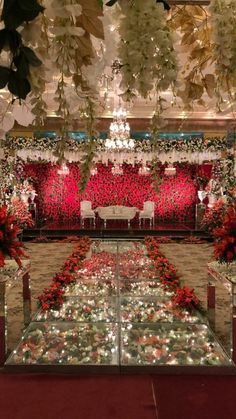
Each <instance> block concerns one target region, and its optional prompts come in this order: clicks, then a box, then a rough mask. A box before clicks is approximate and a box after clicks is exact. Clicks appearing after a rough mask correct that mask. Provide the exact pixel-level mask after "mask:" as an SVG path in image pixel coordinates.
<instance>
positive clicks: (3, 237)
mask: <svg viewBox="0 0 236 419" xmlns="http://www.w3.org/2000/svg"><path fill="white" fill-rule="evenodd" d="M18 233H19V227H18V226H17V225H16V223H15V217H14V215H12V214H10V213H9V212H8V208H7V207H6V206H3V207H0V267H3V266H4V264H5V258H6V256H10V258H13V259H15V261H16V262H17V264H18V265H19V266H21V259H20V258H21V256H24V252H23V250H22V248H23V245H22V243H21V242H20V241H19V240H18V239H17V235H18Z"/></svg>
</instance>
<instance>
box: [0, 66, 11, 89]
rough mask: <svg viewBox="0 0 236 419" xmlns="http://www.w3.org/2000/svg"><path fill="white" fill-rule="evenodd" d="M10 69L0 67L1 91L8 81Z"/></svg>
mask: <svg viewBox="0 0 236 419" xmlns="http://www.w3.org/2000/svg"><path fill="white" fill-rule="evenodd" d="M10 72H11V71H10V69H9V68H7V67H2V66H1V67H0V89H3V88H4V87H5V86H6V84H7V83H8V81H9V77H10Z"/></svg>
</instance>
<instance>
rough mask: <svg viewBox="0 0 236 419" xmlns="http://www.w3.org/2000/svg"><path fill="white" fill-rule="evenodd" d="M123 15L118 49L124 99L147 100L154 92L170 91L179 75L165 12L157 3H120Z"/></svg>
mask: <svg viewBox="0 0 236 419" xmlns="http://www.w3.org/2000/svg"><path fill="white" fill-rule="evenodd" d="M119 4H120V7H121V11H122V14H123V15H122V16H121V20H120V25H119V34H120V37H121V40H120V44H119V47H118V53H119V58H120V60H121V63H122V68H121V75H122V81H121V89H123V91H124V94H123V97H124V98H125V99H127V100H130V99H132V97H134V96H135V95H136V94H138V95H140V96H142V97H144V98H147V97H148V95H149V94H150V93H151V92H152V91H153V89H155V91H156V92H158V93H159V92H160V91H163V90H166V89H168V87H169V86H170V85H171V84H172V83H174V82H175V80H176V76H177V59H176V55H175V51H174V48H173V37H172V34H171V31H170V29H169V27H168V25H167V20H166V12H165V11H164V7H163V5H162V4H157V3H156V1H155V0H146V1H145V2H144V1H142V0H135V1H134V2H130V1H120V2H119Z"/></svg>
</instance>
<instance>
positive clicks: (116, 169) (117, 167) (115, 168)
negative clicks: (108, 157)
mask: <svg viewBox="0 0 236 419" xmlns="http://www.w3.org/2000/svg"><path fill="white" fill-rule="evenodd" d="M111 172H112V174H113V175H123V169H122V165H121V164H114V166H113V167H112V169H111Z"/></svg>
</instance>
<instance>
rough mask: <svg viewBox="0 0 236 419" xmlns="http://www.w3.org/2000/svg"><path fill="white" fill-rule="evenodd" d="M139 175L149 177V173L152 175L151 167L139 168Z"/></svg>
mask: <svg viewBox="0 0 236 419" xmlns="http://www.w3.org/2000/svg"><path fill="white" fill-rule="evenodd" d="M138 173H139V175H143V176H145V175H149V173H150V167H147V166H144V165H142V166H141V167H140V168H139V170H138Z"/></svg>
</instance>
